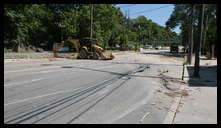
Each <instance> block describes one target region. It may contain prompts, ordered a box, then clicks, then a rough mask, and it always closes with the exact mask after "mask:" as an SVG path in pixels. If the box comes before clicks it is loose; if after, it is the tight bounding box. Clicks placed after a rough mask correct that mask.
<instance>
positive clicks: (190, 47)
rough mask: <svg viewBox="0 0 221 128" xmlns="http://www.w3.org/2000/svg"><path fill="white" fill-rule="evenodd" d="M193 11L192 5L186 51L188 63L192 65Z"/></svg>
mask: <svg viewBox="0 0 221 128" xmlns="http://www.w3.org/2000/svg"><path fill="white" fill-rule="evenodd" d="M193 10H194V5H192V7H191V14H190V17H191V20H190V25H189V39H188V41H189V50H188V60H187V62H188V63H190V64H191V63H192V54H193Z"/></svg>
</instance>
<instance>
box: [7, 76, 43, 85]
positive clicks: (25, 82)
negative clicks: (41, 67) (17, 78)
mask: <svg viewBox="0 0 221 128" xmlns="http://www.w3.org/2000/svg"><path fill="white" fill-rule="evenodd" d="M40 80H44V78H39V79H34V80H30V81H23V82H20V83H18V82H16V83H11V84H4V86H5V87H9V86H15V85H20V84H27V83H31V82H35V81H40Z"/></svg>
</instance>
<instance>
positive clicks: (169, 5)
mask: <svg viewBox="0 0 221 128" xmlns="http://www.w3.org/2000/svg"><path fill="white" fill-rule="evenodd" d="M169 6H173V5H167V6H162V7H159V8H153V9H149V10H145V11H140V12H135V13H132V14H131V15H134V14H138V13H144V12H151V11H154V10H158V9H161V8H166V7H169Z"/></svg>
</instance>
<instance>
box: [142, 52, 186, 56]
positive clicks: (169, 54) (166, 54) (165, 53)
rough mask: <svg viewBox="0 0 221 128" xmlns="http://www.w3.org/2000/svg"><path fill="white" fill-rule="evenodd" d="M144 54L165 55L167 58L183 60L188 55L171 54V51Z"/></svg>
mask: <svg viewBox="0 0 221 128" xmlns="http://www.w3.org/2000/svg"><path fill="white" fill-rule="evenodd" d="M142 54H152V55H163V56H167V57H180V58H183V57H184V56H185V55H186V53H184V52H182V53H170V52H169V51H158V52H148V51H147V52H143V53H142Z"/></svg>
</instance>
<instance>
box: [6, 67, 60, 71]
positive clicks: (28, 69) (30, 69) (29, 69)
mask: <svg viewBox="0 0 221 128" xmlns="http://www.w3.org/2000/svg"><path fill="white" fill-rule="evenodd" d="M59 67H62V66H48V67H38V68H27V69H20V70H8V71H4V73H11V72H25V71H32V70H39V69H50V68H59Z"/></svg>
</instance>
